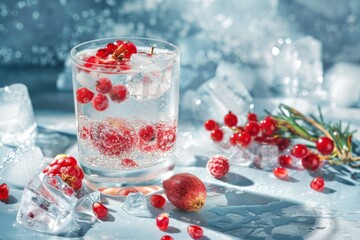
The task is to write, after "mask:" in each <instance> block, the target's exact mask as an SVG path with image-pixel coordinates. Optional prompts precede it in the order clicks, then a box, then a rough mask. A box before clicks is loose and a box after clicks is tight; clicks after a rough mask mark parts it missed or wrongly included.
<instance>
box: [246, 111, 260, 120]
mask: <svg viewBox="0 0 360 240" xmlns="http://www.w3.org/2000/svg"><path fill="white" fill-rule="evenodd" d="M247 119H248V121H255V122H257V121H258V117H257V115H256V114H255V113H251V112H249V113H248V115H247Z"/></svg>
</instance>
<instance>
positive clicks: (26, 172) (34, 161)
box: [0, 145, 46, 189]
mask: <svg viewBox="0 0 360 240" xmlns="http://www.w3.org/2000/svg"><path fill="white" fill-rule="evenodd" d="M45 163H46V162H45V159H44V157H43V154H42V152H41V150H40V148H39V147H37V146H32V145H20V146H19V147H17V148H16V149H14V150H12V151H10V152H9V153H8V154H7V156H6V157H5V160H4V165H3V166H2V169H1V170H0V178H1V179H3V180H5V181H6V182H8V183H9V184H11V185H13V186H14V187H17V188H21V189H23V188H24V187H25V185H26V184H27V183H28V182H29V181H30V179H32V178H33V177H34V176H35V175H36V174H37V173H39V172H40V171H41V169H42V168H43V167H44V164H45Z"/></svg>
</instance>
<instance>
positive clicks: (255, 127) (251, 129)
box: [245, 121, 260, 136]
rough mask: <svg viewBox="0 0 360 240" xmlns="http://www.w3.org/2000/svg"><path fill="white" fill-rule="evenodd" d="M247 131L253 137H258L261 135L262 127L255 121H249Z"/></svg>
mask: <svg viewBox="0 0 360 240" xmlns="http://www.w3.org/2000/svg"><path fill="white" fill-rule="evenodd" d="M245 131H247V132H248V133H250V135H251V136H257V135H258V134H259V133H260V125H259V124H258V123H257V122H255V121H249V122H248V123H247V124H246V125H245Z"/></svg>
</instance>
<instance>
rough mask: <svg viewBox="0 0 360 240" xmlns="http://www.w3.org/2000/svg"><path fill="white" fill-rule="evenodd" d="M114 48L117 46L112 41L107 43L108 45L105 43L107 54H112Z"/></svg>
mask: <svg viewBox="0 0 360 240" xmlns="http://www.w3.org/2000/svg"><path fill="white" fill-rule="evenodd" d="M116 49H117V46H116V45H115V44H113V43H109V44H108V45H106V52H107V53H108V54H113V52H115V50H116Z"/></svg>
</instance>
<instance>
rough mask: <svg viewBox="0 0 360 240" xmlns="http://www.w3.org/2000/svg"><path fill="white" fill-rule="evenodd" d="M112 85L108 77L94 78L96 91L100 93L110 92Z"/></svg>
mask: <svg viewBox="0 0 360 240" xmlns="http://www.w3.org/2000/svg"><path fill="white" fill-rule="evenodd" d="M111 87H112V84H111V80H110V79H108V78H100V79H98V80H96V91H98V92H99V93H102V94H107V93H109V92H110V90H111Z"/></svg>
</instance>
